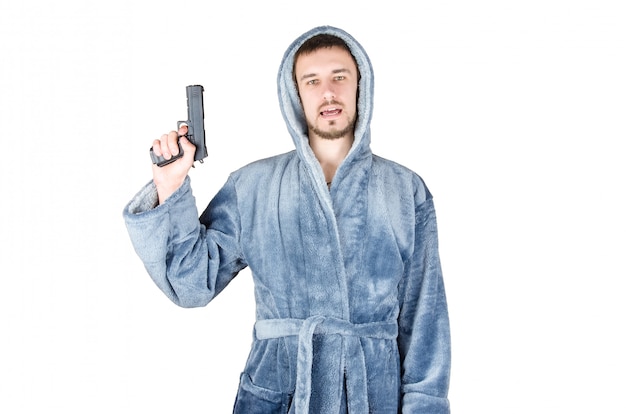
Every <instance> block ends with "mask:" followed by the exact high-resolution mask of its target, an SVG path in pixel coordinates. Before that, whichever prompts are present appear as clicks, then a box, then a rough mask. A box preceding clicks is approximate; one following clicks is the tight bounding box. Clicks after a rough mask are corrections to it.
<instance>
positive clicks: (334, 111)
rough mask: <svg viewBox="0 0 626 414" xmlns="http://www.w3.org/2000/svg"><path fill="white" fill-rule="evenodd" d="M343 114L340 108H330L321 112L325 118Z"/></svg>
mask: <svg viewBox="0 0 626 414" xmlns="http://www.w3.org/2000/svg"><path fill="white" fill-rule="evenodd" d="M340 114H341V109H340V108H328V109H325V110H323V111H322V112H320V115H321V116H322V117H324V118H326V117H333V116H337V115H340Z"/></svg>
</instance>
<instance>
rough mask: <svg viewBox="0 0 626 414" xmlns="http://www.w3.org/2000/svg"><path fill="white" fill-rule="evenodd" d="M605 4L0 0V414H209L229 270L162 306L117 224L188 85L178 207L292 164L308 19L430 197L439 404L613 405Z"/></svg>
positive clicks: (617, 125)
mask: <svg viewBox="0 0 626 414" xmlns="http://www.w3.org/2000/svg"><path fill="white" fill-rule="evenodd" d="M620 3H621V2H620V1H618V0H616V1H602V0H594V1H591V0H589V1H565V0H562V1H558V0H541V1H539V0H537V1H533V0H531V1H525V2H502V1H495V0H493V1H488V0H479V1H473V2H466V1H441V2H418V3H415V2H408V1H407V2H403V1H393V0H387V1H384V2H377V3H373V2H372V3H371V5H370V3H368V2H363V1H342V2H338V3H336V4H334V3H332V2H331V3H319V2H318V3H314V2H313V3H312V2H307V3H304V2H303V3H298V2H292V1H286V0H285V1H276V0H267V1H263V2H257V1H233V2H219V3H215V4H217V5H213V4H214V2H213V3H210V2H200V1H185V0H181V1H178V2H160V1H156V2H145V1H141V2H139V1H132V0H125V1H119V0H110V1H107V2H97V3H96V2H75V1H71V2H68V1H63V0H61V1H56V2H47V1H44V0H40V1H35V0H24V1H21V2H9V1H5V2H2V3H1V5H0V52H1V53H2V55H1V56H2V57H1V58H0V59H1V62H0V121H1V123H0V125H1V127H2V132H3V135H4V138H3V140H2V142H3V144H2V147H3V156H2V162H0V169H1V171H0V180H1V194H2V213H1V214H0V220H1V222H0V226H1V227H0V234H1V235H0V241H1V243H2V245H1V247H2V248H1V249H0V259H1V263H2V271H1V272H2V276H1V279H0V280H1V289H2V300H0V335H1V339H0V340H1V343H2V351H1V352H0V412H3V413H33V412H63V413H111V412H115V413H139V412H179V413H182V412H184V413H227V412H230V410H231V407H232V403H233V401H234V397H235V392H236V387H237V381H238V376H239V372H240V371H241V369H242V368H243V365H244V363H245V359H246V356H247V352H248V349H249V345H250V342H251V334H252V323H253V321H254V304H253V296H252V285H251V277H250V274H249V273H248V272H247V271H245V272H242V273H241V274H240V276H239V277H238V278H237V279H236V280H235V281H234V282H233V283H232V284H231V286H229V288H228V289H227V290H226V291H225V292H224V293H223V294H222V295H221V296H220V297H218V298H217V299H216V300H215V301H214V302H213V303H211V304H210V305H209V306H208V307H206V308H201V309H191V310H190V309H180V308H177V307H176V306H175V305H173V304H172V303H170V302H169V301H168V300H167V299H166V298H165V296H164V295H162V294H161V292H160V291H158V289H157V288H156V286H155V285H154V284H153V283H152V281H151V280H150V279H149V277H148V275H147V274H146V273H145V271H144V269H143V267H142V265H141V263H140V262H139V260H138V258H137V257H136V256H135V254H134V252H133V250H132V246H131V244H130V242H129V239H128V236H127V234H126V230H125V228H124V224H123V220H122V208H123V207H124V205H125V204H126V202H127V201H128V200H129V199H130V198H131V196H132V195H133V194H134V193H135V192H136V191H137V190H138V189H139V188H140V187H141V186H142V185H143V184H144V183H145V182H147V181H148V180H149V178H150V161H149V157H148V148H149V146H150V144H151V141H152V140H153V139H154V138H157V137H158V136H159V135H160V134H161V133H164V132H167V131H169V130H170V129H173V128H174V127H175V125H176V121H178V120H180V119H185V118H186V103H185V91H184V87H185V86H186V85H188V84H195V83H198V84H202V85H204V86H205V90H206V92H205V114H206V129H207V145H208V147H209V157H208V158H207V160H206V162H205V164H203V165H199V166H198V167H197V168H195V169H194V170H192V171H191V176H192V181H193V185H194V191H195V194H196V197H197V200H198V205H199V208H200V209H203V208H204V206H205V204H206V203H207V202H208V201H209V199H210V198H211V197H212V196H213V194H214V193H215V192H216V191H217V189H218V188H219V187H220V186H221V185H222V184H223V182H224V180H225V179H226V176H227V174H228V173H229V172H230V171H232V170H234V169H236V168H238V167H240V166H242V165H244V164H245V163H247V162H249V161H252V160H254V159H257V158H260V157H264V156H268V155H273V154H276V153H278V152H284V151H287V150H290V149H291V148H292V143H291V140H290V138H289V137H288V135H287V131H286V128H285V126H284V123H283V121H282V118H281V116H280V112H279V108H278V103H277V98H276V83H275V80H276V72H277V70H278V64H279V61H280V59H281V57H282V54H283V52H284V50H285V48H286V47H287V46H288V44H289V43H290V42H291V41H292V40H293V39H294V38H295V37H296V36H298V35H300V34H301V33H303V32H304V31H306V30H308V29H310V28H312V27H314V26H317V25H322V24H330V25H335V26H338V27H341V28H344V29H345V30H347V31H348V32H350V33H352V34H353V35H354V36H355V37H356V38H357V39H358V40H359V41H360V42H361V43H362V44H363V45H364V46H365V48H366V50H367V51H368V53H369V54H370V57H371V59H372V61H373V65H374V70H375V73H376V99H375V102H376V104H375V110H374V121H373V126H372V128H373V145H372V146H373V150H374V151H375V152H376V153H378V154H379V155H382V156H385V157H388V158H392V159H394V160H397V161H399V162H401V163H403V164H405V165H407V166H409V167H410V168H412V169H413V170H415V171H416V172H418V173H419V174H420V175H421V176H422V177H423V178H424V179H425V180H426V182H427V184H428V186H429V187H430V189H431V191H432V192H433V193H434V196H435V199H436V205H437V209H438V219H439V226H440V245H441V255H442V260H443V268H444V276H445V281H446V287H447V291H448V300H449V307H450V316H451V326H452V335H453V371H452V382H451V388H450V400H451V404H452V407H453V411H454V412H455V413H482V414H485V413H498V414H500V413H528V412H533V413H539V412H540V413H555V412H572V411H575V410H576V411H577V412H578V410H580V412H595V413H605V412H611V413H617V412H626V402H624V399H623V398H622V397H621V395H622V394H623V390H624V387H625V386H626V383H625V381H624V375H623V372H624V370H625V369H626V361H625V358H624V352H623V350H624V349H625V348H626V342H625V340H624V339H623V335H622V333H623V332H622V331H623V329H624V328H623V327H624V315H625V314H626V313H625V311H626V308H625V306H624V301H623V293H624V290H623V287H622V286H623V283H622V280H621V279H622V278H623V277H624V276H626V266H625V264H624V250H625V246H626V243H625V236H624V235H625V234H626V222H625V219H624V211H625V210H626V202H625V197H624V180H625V179H626V168H625V163H624V161H623V158H624V149H623V145H624V138H626V133H625V132H626V127H625V122H624V121H625V114H626V112H625V110H626V98H625V97H626V81H625V79H626V78H625V77H624V73H626V33H625V29H624V21H625V18H626V14H625V13H624V10H623V9H622V8H620V7H619V5H620Z"/></svg>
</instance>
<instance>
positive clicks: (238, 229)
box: [124, 26, 450, 414]
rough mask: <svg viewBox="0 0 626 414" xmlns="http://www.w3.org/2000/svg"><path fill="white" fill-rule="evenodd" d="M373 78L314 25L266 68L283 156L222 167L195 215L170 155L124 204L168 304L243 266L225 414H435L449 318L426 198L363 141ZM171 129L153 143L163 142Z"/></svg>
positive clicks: (353, 47)
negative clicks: (247, 294) (243, 357)
mask: <svg viewBox="0 0 626 414" xmlns="http://www.w3.org/2000/svg"><path fill="white" fill-rule="evenodd" d="M373 81H374V78H373V72H372V67H371V64H370V61H369V58H368V56H367V54H366V53H365V51H364V50H363V48H362V47H361V46H360V45H359V44H358V43H357V41H356V40H355V39H354V38H352V37H351V36H350V35H349V34H348V33H346V32H344V31H342V30H340V29H337V28H333V27H328V26H324V27H317V28H314V29H312V30H311V31H309V32H307V33H305V34H303V35H302V36H300V37H299V38H298V39H296V40H295V41H294V42H293V43H292V44H291V45H290V46H289V48H288V49H287V51H286V53H285V55H284V57H283V61H282V63H281V66H280V69H279V76H278V83H279V85H278V91H279V100H280V107H281V110H282V113H283V117H284V119H285V121H286V124H287V128H288V130H289V133H290V134H291V136H292V138H293V140H294V143H295V147H296V150H295V151H291V152H289V153H286V154H282V155H278V156H275V157H272V158H268V159H264V160H260V161H257V162H254V163H251V164H250V165H247V166H245V167H243V168H241V169H239V170H238V171H236V172H234V173H232V174H231V176H230V177H229V178H228V180H227V182H226V184H225V185H224V186H223V187H222V189H221V190H220V191H219V192H218V194H217V195H216V196H215V197H214V198H213V200H212V201H211V202H210V203H209V206H208V207H207V208H206V210H205V211H204V213H203V214H202V215H201V216H200V219H199V220H198V214H197V210H196V205H195V199H194V197H193V195H192V193H191V186H190V179H189V178H188V177H187V172H188V171H189V168H190V167H191V165H192V163H193V151H194V148H193V145H192V144H191V143H190V142H189V141H187V140H186V139H185V138H181V139H180V141H181V145H182V147H183V150H184V152H185V155H184V156H183V157H182V158H181V159H179V160H177V161H176V162H174V163H172V164H169V165H167V166H165V167H162V168H159V167H156V166H155V167H153V181H152V182H151V183H149V184H148V185H146V186H145V187H144V188H143V189H142V190H141V191H140V192H139V193H138V194H137V195H136V196H135V197H134V198H133V199H132V200H131V202H130V203H129V204H128V205H127V206H126V208H125V210H124V217H125V220H126V224H127V227H128V231H129V234H130V236H131V239H132V241H133V244H134V246H135V250H136V251H137V253H138V254H139V256H140V257H141V259H142V260H143V262H144V264H145V266H146V269H147V270H148V272H149V274H150V275H151V277H152V278H153V279H154V281H155V282H156V284H157V285H158V286H159V287H160V288H161V289H162V290H163V292H164V293H165V294H166V295H167V296H168V297H169V298H170V299H171V300H172V301H173V302H174V303H176V304H178V305H180V306H183V307H194V306H204V305H206V304H207V303H208V302H210V301H211V300H212V299H213V298H214V297H215V296H216V295H217V294H219V293H220V292H221V291H222V289H224V288H225V287H226V285H227V284H228V283H229V282H230V281H231V280H232V278H233V277H235V276H236V275H237V273H238V272H239V271H241V270H242V269H243V268H245V267H247V266H249V267H250V269H251V273H252V275H253V278H254V284H255V297H256V301H257V322H256V323H255V326H254V341H253V344H252V349H251V351H250V356H249V358H248V362H247V363H246V367H245V369H244V372H243V373H242V374H241V380H240V386H239V391H238V393H237V398H236V402H235V406H234V412H235V413H279V412H281V413H284V412H290V413H298V414H300V413H309V412H311V413H346V412H349V413H357V414H362V413H397V412H403V413H418V412H419V413H429V414H432V413H448V412H449V404H448V399H447V391H448V383H449V372H450V339H449V323H448V313H447V305H446V297H445V292H444V285H443V279H442V274H441V268H440V263H439V255H438V247H437V226H436V218H435V210H434V206H433V201H432V197H431V194H430V192H429V191H428V189H427V188H426V186H425V184H424V182H423V181H422V180H421V178H420V177H419V176H418V175H416V174H415V173H413V172H412V171H410V170H409V169H407V168H405V167H403V166H401V165H398V164H396V163H393V162H391V161H388V160H385V159H383V158H380V157H378V156H375V155H373V154H372V153H371V151H370V146H369V144H370V127H369V125H370V119H371V116H372V103H373V95H372V94H373ZM185 132H186V130H185V128H184V127H183V128H182V129H181V130H180V131H174V132H171V133H169V134H166V135H164V136H162V137H161V139H159V140H156V141H155V142H154V143H153V148H154V151H155V153H156V154H157V155H163V156H164V157H166V158H169V157H171V155H173V154H174V155H175V154H177V152H178V148H177V143H176V141H177V137H178V135H179V134H184V133H185Z"/></svg>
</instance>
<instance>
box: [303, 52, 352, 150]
mask: <svg viewBox="0 0 626 414" xmlns="http://www.w3.org/2000/svg"><path fill="white" fill-rule="evenodd" d="M295 73H296V81H297V86H298V91H299V93H300V100H301V101H302V107H303V108H304V114H305V116H306V120H307V123H308V126H309V139H310V138H311V136H310V135H311V134H314V135H316V136H318V137H320V138H325V139H338V138H342V137H349V138H354V124H355V120H356V99H357V87H358V72H357V68H356V65H355V63H354V60H353V59H352V55H350V53H349V52H347V51H346V50H344V49H342V48H339V47H331V48H322V49H318V50H316V51H314V52H312V53H309V54H304V55H300V57H298V60H297V61H296V64H295Z"/></svg>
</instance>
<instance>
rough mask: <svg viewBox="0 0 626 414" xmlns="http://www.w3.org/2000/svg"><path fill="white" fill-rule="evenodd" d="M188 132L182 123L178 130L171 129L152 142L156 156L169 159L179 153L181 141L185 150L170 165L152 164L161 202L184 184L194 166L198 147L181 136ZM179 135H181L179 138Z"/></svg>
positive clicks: (153, 177)
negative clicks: (180, 156) (159, 165)
mask: <svg viewBox="0 0 626 414" xmlns="http://www.w3.org/2000/svg"><path fill="white" fill-rule="evenodd" d="M186 133H187V126H185V125H182V126H181V127H180V129H179V130H178V132H176V131H171V132H170V133H169V134H164V135H162V136H161V138H160V139H156V140H154V142H153V143H152V150H153V151H154V154H155V155H156V156H163V157H164V158H165V159H168V160H169V159H170V158H171V157H172V156H173V155H178V143H179V142H180V146H181V147H182V149H183V152H184V154H183V156H182V158H179V159H177V160H176V161H174V162H172V163H170V164H168V165H165V166H163V167H158V166H156V165H154V164H153V165H152V179H153V180H154V184H155V185H156V188H157V193H158V195H159V204H161V203H163V202H164V201H165V200H166V199H167V198H168V197H169V196H171V195H172V193H174V191H176V190H177V189H178V188H179V187H180V186H181V185H182V184H183V182H184V181H185V177H187V174H188V173H189V169H190V168H191V167H192V166H193V161H194V153H195V152H196V147H195V146H194V145H193V144H192V143H191V142H190V141H189V140H188V139H187V137H184V136H181V135H185V134H186ZM179 136H181V137H180V138H178V137H179Z"/></svg>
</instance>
